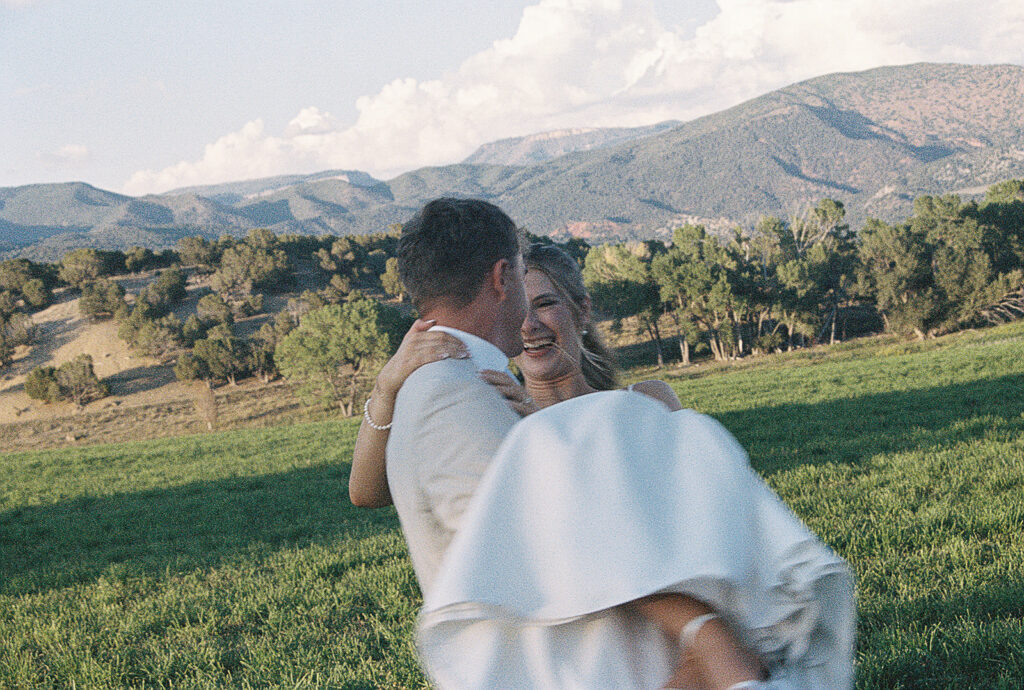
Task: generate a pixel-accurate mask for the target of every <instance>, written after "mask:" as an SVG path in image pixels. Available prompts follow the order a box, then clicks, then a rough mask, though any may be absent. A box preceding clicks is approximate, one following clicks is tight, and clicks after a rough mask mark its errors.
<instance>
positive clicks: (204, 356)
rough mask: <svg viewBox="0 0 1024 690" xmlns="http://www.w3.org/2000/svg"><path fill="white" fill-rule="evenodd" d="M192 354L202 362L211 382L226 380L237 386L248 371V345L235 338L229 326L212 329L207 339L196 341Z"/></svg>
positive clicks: (219, 325)
mask: <svg viewBox="0 0 1024 690" xmlns="http://www.w3.org/2000/svg"><path fill="white" fill-rule="evenodd" d="M192 354H193V356H194V357H196V358H197V359H199V360H200V361H201V362H202V367H203V370H204V372H205V373H206V374H207V376H208V378H209V379H210V380H224V381H227V382H229V383H231V384H232V385H235V384H236V383H237V382H238V378H239V377H240V376H242V375H243V374H244V373H245V372H246V369H247V368H246V364H247V360H248V357H247V347H246V344H245V342H244V341H241V340H239V339H238V338H235V336H234V334H233V333H232V332H231V327H230V326H228V325H227V324H218V325H216V326H214V327H213V328H211V329H210V330H209V331H208V332H207V337H206V338H204V339H202V340H197V341H196V343H195V345H194V346H193V348H192Z"/></svg>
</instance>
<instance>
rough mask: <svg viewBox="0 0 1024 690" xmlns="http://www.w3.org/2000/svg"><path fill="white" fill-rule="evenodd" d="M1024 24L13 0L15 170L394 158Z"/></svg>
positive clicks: (210, 169) (191, 177)
mask: <svg viewBox="0 0 1024 690" xmlns="http://www.w3.org/2000/svg"><path fill="white" fill-rule="evenodd" d="M1022 36H1024V0H982V1H981V2H978V1H976V0H485V1H481V0H444V1H442V0H333V1H328V0H288V1H287V2H284V1H278V0H263V1H261V2H256V3H254V2H251V1H245V2H243V1H242V0H216V1H213V2H211V1H210V0H201V1H200V0H175V1H174V2H166V1H162V0H0V187H6V186H18V185H24V184H30V183H39V182H66V181H72V180H81V181H85V182H88V183H90V184H93V185H95V186H98V187H102V188H104V189H110V190H113V191H118V192H122V193H125V194H131V195H142V194H148V193H159V192H163V191H167V190H170V189H174V188H177V187H183V186H190V185H199V184H211V183H216V182H225V181H231V180H242V179H252V178H258V177H267V176H270V175H278V174H285V173H311V172H317V171H320V170H328V169H349V170H362V171H365V172H369V173H370V174H372V175H374V176H376V177H378V178H381V179H390V178H391V177H394V176H396V175H398V174H400V173H402V172H405V171H408V170H412V169H415V168H419V167H423V166H426V165H444V164H448V163H455V162H458V161H460V160H462V159H463V158H465V157H466V156H468V155H469V154H471V153H472V152H473V151H474V150H475V149H476V148H477V147H478V146H480V145H481V144H484V143H487V142H490V141H495V140H497V139H502V138H506V137H514V136H521V135H525V134H532V133H536V132H543V131H549V130H555V129H565V128H582V127H606V126H637V125H645V124H652V123H655V122H660V121H663V120H667V119H677V120H690V119H693V118H695V117H699V116H701V115H706V114H708V113H712V112H716V111H718V110H722V109H724V108H727V107H729V106H732V105H736V104H737V103H741V102H743V101H745V100H747V99H749V98H753V97H756V96H758V95H760V94H762V93H766V92H768V91H771V90H773V89H776V88H780V87H783V86H786V85H789V84H792V83H795V82H798V81H801V80H804V79H809V78H811V77H815V76H819V75H821V74H828V73H832V72H850V71H859V70H864V69H869V68H872V67H877V66H881V65H895V64H908V63H913V62H961V63H970V64H998V63H1012V64H1018V65H1020V64H1024V40H1021V37H1022Z"/></svg>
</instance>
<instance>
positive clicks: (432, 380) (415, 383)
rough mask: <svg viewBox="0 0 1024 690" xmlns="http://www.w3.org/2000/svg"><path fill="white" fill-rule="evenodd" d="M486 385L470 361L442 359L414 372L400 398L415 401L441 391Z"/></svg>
mask: <svg viewBox="0 0 1024 690" xmlns="http://www.w3.org/2000/svg"><path fill="white" fill-rule="evenodd" d="M471 382H476V383H480V384H483V385H485V386H486V385H487V384H485V383H484V382H483V381H482V380H481V379H480V377H479V375H478V374H477V370H476V367H475V366H474V365H473V362H472V361H470V360H468V359H442V360H440V361H437V362H431V363H430V364H424V365H423V366H421V367H420V368H418V369H416V371H414V372H412V373H411V374H410V375H409V377H408V378H407V379H406V380H405V383H403V384H402V387H401V388H400V389H399V391H398V396H399V398H404V399H406V400H413V399H417V398H419V397H422V396H424V395H431V394H437V393H438V392H439V391H442V390H446V389H450V390H457V389H459V388H461V387H463V386H465V385H466V384H467V383H471Z"/></svg>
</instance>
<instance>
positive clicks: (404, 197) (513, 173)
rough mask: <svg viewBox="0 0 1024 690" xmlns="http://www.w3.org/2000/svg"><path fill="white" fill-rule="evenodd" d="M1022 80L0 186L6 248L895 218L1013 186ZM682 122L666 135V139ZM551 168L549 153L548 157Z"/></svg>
mask: <svg viewBox="0 0 1024 690" xmlns="http://www.w3.org/2000/svg"><path fill="white" fill-rule="evenodd" d="M1022 92H1024V67H1020V66H1014V65H994V66H991V65H990V66H971V65H954V64H946V65H936V64H917V65H907V66H900V67H883V68H878V69H873V70H869V71H866V72H859V73H853V74H833V75H827V76H823V77H818V78H815V79H811V80H808V81H804V82H801V83H799V84H794V85H792V86H789V87H786V88H784V89H780V90H777V91H773V92H771V93H768V94H765V95H763V96H760V97H758V98H755V99H753V100H750V101H748V102H746V103H742V104H740V105H737V106H735V107H733V108H730V109H728V110H725V111H722V112H719V113H716V114H713V115H708V116H706V117H702V118H699V119H696V120H693V121H691V122H687V123H683V124H678V123H672V122H669V123H661V124H659V125H654V126H652V127H648V128H633V129H628V128H627V129H604V130H601V129H596V130H580V131H575V130H571V131H563V132H549V133H542V134H538V135H532V136H529V137H520V138H517V139H510V140H503V141H500V142H494V143H492V144H488V145H485V146H483V147H481V149H480V150H478V151H477V152H476V153H474V154H473V155H472V156H470V157H469V158H468V159H467V160H466V161H465V162H463V163H458V164H453V165H448V166H440V167H431V168H422V169H419V170H415V171H412V172H409V173H406V174H403V175H399V176H398V177H396V178H394V179H391V180H387V181H380V180H376V179H374V178H372V177H371V176H369V175H366V174H365V173H360V172H358V171H338V170H334V171H325V172H322V173H317V174H315V175H292V176H281V177H274V178H267V179H263V180H251V181H246V182H234V183H227V184H223V185H211V186H207V187H193V188H189V189H183V190H176V191H175V192H171V193H167V194H163V195H153V196H147V197H142V198H132V197H126V196H123V195H118V194H114V193H112V192H105V191H103V190H99V189H96V188H94V187H90V186H89V185H86V184H84V183H69V184H64V185H28V186H25V187H15V188H6V189H0V232H2V242H0V252H4V251H5V250H6V252H5V253H6V255H8V256H9V255H14V254H21V255H24V256H28V257H30V258H35V259H50V260H52V259H55V258H58V257H59V256H60V255H61V254H62V253H63V252H65V251H67V250H68V249H70V248H72V247H75V246H94V247H101V248H115V247H121V248H124V247H127V246H130V245H132V244H140V245H144V246H150V247H154V248H156V247H164V246H168V245H170V244H173V242H174V241H176V239H177V238H178V237H181V236H183V235H187V234H205V235H207V236H210V237H216V236H219V235H220V234H223V233H230V234H243V233H244V232H245V231H246V230H248V229H249V228H252V227H257V226H263V227H269V228H271V229H272V230H274V231H276V232H295V233H310V234H322V233H332V234H346V233H356V234H361V233H368V232H374V231H379V230H382V229H383V228H385V227H386V226H387V225H389V224H391V223H396V222H402V221H403V220H405V219H407V218H408V216H409V215H410V213H412V212H413V211H414V210H415V209H416V208H417V207H418V206H420V205H421V204H422V203H423V201H425V200H427V199H430V198H434V197H437V196H442V195H463V196H465V195H472V196H479V197H483V198H486V199H490V200H492V201H495V202H496V203H498V204H500V205H502V206H503V207H504V208H506V210H508V211H509V213H510V214H511V215H512V216H513V217H514V218H515V219H516V220H517V221H518V222H519V223H521V224H522V225H524V226H525V227H527V228H528V229H529V230H531V231H532V232H535V233H539V234H551V235H557V236H561V237H565V236H567V235H576V236H580V237H585V238H589V239H591V240H593V241H601V240H609V239H618V238H636V237H652V236H659V235H664V234H665V233H666V231H667V230H668V229H670V228H671V227H674V226H677V225H679V224H681V223H683V222H687V221H695V222H702V223H705V224H707V225H709V226H711V227H713V228H722V227H729V226H733V225H736V224H740V225H743V226H746V227H750V226H751V225H753V223H755V222H756V220H757V219H758V218H759V217H760V216H761V215H764V214H773V215H782V216H788V215H790V214H792V213H795V212H798V211H799V210H800V209H801V208H803V207H804V206H806V205H808V204H810V203H814V202H816V201H817V200H818V199H821V198H823V197H831V198H837V199H839V200H841V201H843V203H844V204H845V205H846V207H847V210H848V219H849V221H850V222H851V225H853V227H855V228H856V227H858V226H859V225H860V224H862V223H863V221H864V220H865V219H866V218H867V217H868V216H876V217H879V218H882V219H883V220H888V221H895V220H900V219H903V218H905V217H906V216H907V215H909V211H910V208H911V205H912V202H913V199H914V198H915V197H916V196H919V195H921V194H936V193H946V192H950V191H953V192H957V193H960V194H962V195H965V196H971V195H976V194H979V193H980V192H981V191H982V190H983V189H984V188H985V187H986V186H987V185H990V184H992V183H994V182H998V181H1000V180H1003V179H1007V178H1012V177H1024V129H1022V128H1021V125H1020V123H1021V122H1022V121H1024V100H1022V99H1021V98H1020V94H1021V93H1022ZM677 124H678V126H675V125H677ZM551 156H554V157H553V158H552V157H551Z"/></svg>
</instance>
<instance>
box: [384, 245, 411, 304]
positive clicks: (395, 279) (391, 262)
mask: <svg viewBox="0 0 1024 690" xmlns="http://www.w3.org/2000/svg"><path fill="white" fill-rule="evenodd" d="M380 284H381V287H383V288H384V292H385V293H387V294H388V295H390V296H392V297H397V298H398V301H399V302H402V301H404V300H405V290H404V287H403V285H402V279H401V277H400V276H399V275H398V258H397V257H394V256H393V257H391V258H389V259H388V260H387V261H386V262H385V263H384V273H382V274H381V276H380Z"/></svg>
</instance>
